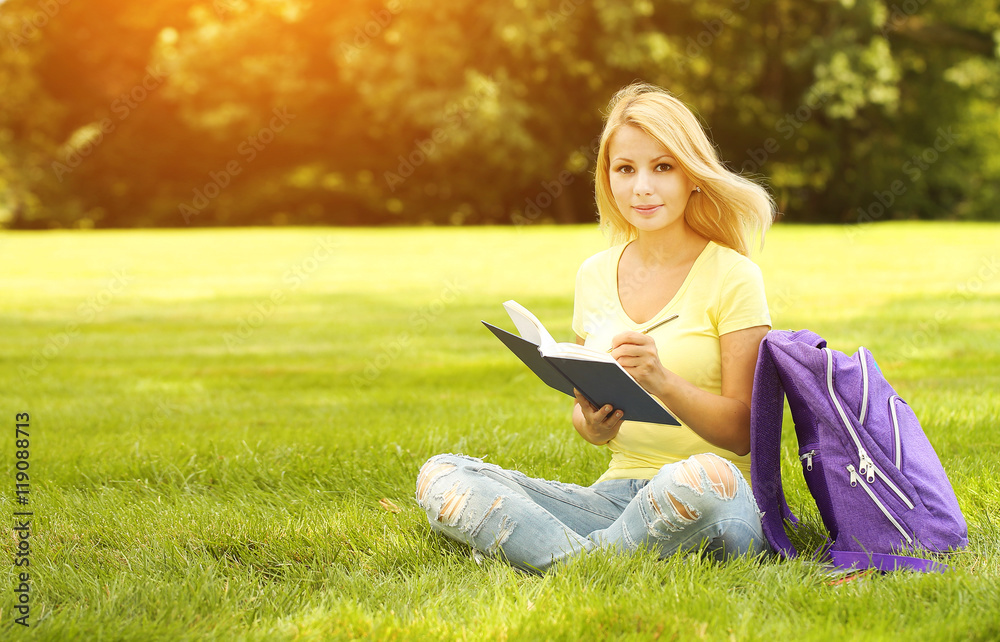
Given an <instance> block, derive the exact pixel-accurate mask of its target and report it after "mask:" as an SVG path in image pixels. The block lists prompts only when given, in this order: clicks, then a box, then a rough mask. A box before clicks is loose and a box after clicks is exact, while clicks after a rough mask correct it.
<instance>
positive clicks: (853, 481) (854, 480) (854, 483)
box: [847, 464, 861, 487]
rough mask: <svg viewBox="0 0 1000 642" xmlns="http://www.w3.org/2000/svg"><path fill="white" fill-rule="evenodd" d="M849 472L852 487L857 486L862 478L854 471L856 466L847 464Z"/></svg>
mask: <svg viewBox="0 0 1000 642" xmlns="http://www.w3.org/2000/svg"><path fill="white" fill-rule="evenodd" d="M847 470H848V471H849V472H850V473H851V486H852V487H854V486H857V485H858V482H859V481H861V478H860V477H858V472H857V471H856V470H854V464H847Z"/></svg>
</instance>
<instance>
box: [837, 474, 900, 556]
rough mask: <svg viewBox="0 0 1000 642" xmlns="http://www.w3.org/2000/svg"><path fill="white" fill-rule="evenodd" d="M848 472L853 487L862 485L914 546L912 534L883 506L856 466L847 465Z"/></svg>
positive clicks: (883, 512)
mask: <svg viewBox="0 0 1000 642" xmlns="http://www.w3.org/2000/svg"><path fill="white" fill-rule="evenodd" d="M847 470H848V472H850V473H851V486H857V485H858V484H861V488H863V489H864V491H865V492H866V493H868V496H869V497H871V499H872V501H873V502H875V505H876V506H878V507H879V509H881V511H882V514H883V515H885V516H886V517H887V518H888V519H889V521H890V522H892V525H893V526H895V527H896V530H898V531H899V532H900V533H901V534H902V535H903V537H905V538H906V543H907V544H912V543H913V538H912V537H910V534H909V533H907V532H906V530H905V529H904V528H903V527H902V525H900V523H899V522H898V521H897V520H896V518H895V517H893V516H892V513H890V512H889V509H888V508H886V507H885V504H883V503H882V501H881V500H880V499H879V498H878V495H876V494H875V491H873V490H872V489H871V488H869V487H868V484H866V483H865V480H864V479H863V478H862V477H861V475H859V474H858V472H857V471H856V470H855V469H854V464H847Z"/></svg>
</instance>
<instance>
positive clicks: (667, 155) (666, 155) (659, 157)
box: [611, 154, 676, 163]
mask: <svg viewBox="0 0 1000 642" xmlns="http://www.w3.org/2000/svg"><path fill="white" fill-rule="evenodd" d="M663 158H667V159H670V160H676V159H675V158H674V157H673V156H671V155H670V154H660V155H659V156H657V157H656V158H654V159H653V160H652V161H651V162H653V163H655V162H656V161H658V160H661V159H663ZM611 161H612V162H614V161H625V162H626V163H634V162H635V161H633V160H632V159H631V158H625V157H624V156H615V157H614V158H612V159H611Z"/></svg>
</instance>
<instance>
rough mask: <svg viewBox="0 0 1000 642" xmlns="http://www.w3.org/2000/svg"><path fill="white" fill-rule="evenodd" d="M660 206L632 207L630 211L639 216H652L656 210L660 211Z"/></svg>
mask: <svg viewBox="0 0 1000 642" xmlns="http://www.w3.org/2000/svg"><path fill="white" fill-rule="evenodd" d="M660 207H662V206H661V205H633V206H632V209H634V210H635V211H636V212H639V213H640V214H652V213H653V212H655V211H656V210H658V209H660Z"/></svg>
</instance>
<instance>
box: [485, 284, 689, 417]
mask: <svg viewBox="0 0 1000 642" xmlns="http://www.w3.org/2000/svg"><path fill="white" fill-rule="evenodd" d="M503 307H504V308H505V309H506V310H507V314H509V315H510V318H511V320H512V321H513V322H514V325H515V326H516V327H517V331H518V332H519V333H520V335H521V336H517V335H514V334H511V333H510V332H507V331H506V330H501V329H500V328H498V327H496V326H494V325H491V324H489V323H486V322H485V321H483V325H485V326H486V327H487V328H489V330H490V332H492V333H493V334H495V335H496V337H497V338H498V339H500V340H501V341H503V343H504V345H506V346H507V347H508V348H510V351H511V352H513V353H514V354H515V355H517V358H518V359H520V360H521V361H523V362H524V365H526V366H528V367H529V368H531V371H532V372H534V373H535V374H536V375H538V378H539V379H541V380H542V381H543V382H545V383H546V384H547V385H548V386H550V387H552V388H555V389H556V390H558V391H559V392H563V393H566V394H567V395H569V396H570V397H572V396H573V388H576V389H577V390H579V391H580V392H581V393H582V394H583V396H584V397H586V399H587V401H589V402H590V403H591V404H593V405H594V407H595V408H600V407H601V406H603V405H605V404H610V405H611V406H612V407H614V408H615V409H617V410H621V411H622V413H624V415H625V419H627V420H630V421H645V422H649V423H656V424H667V425H671V426H679V425H680V422H679V421H677V419H676V418H674V416H673V415H671V414H670V412H669V411H668V410H667V409H666V408H664V407H663V406H662V405H661V404H660V403H659V402H658V401H657V400H656V399H654V398H653V396H652V395H650V394H649V393H648V392H646V391H645V390H643V388H642V386H640V385H639V384H638V383H637V382H636V380H635V379H633V378H632V376H631V375H630V374H628V372H626V371H625V369H624V368H622V367H621V365H619V364H618V362H617V361H615V359H614V357H612V356H611V355H610V354H608V353H607V352H601V351H599V350H594V349H592V348H587V347H585V346H581V345H578V344H576V343H558V342H556V340H555V339H553V338H552V335H551V334H549V332H548V330H546V329H545V326H543V325H542V322H541V321H539V320H538V319H537V318H536V317H535V315H534V314H532V313H531V312H529V311H528V310H527V309H526V308H525V307H524V306H522V305H520V304H518V303H517V302H515V301H507V302H506V303H504V304H503Z"/></svg>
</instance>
